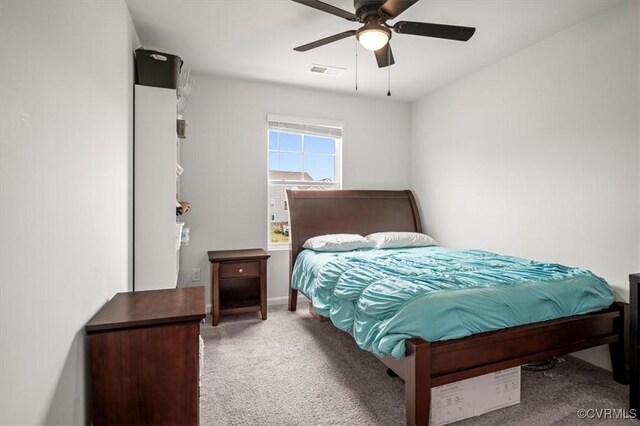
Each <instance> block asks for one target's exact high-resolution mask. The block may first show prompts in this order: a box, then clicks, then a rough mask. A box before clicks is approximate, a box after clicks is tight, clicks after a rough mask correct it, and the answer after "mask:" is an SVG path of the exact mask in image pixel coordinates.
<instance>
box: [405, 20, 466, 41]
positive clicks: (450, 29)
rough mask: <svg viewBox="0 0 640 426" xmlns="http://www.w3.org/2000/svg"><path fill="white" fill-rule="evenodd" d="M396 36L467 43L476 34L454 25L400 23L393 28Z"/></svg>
mask: <svg viewBox="0 0 640 426" xmlns="http://www.w3.org/2000/svg"><path fill="white" fill-rule="evenodd" d="M393 30H394V31H395V32H397V33H398V34H413V35H419V36H425V37H436V38H445V39H448V40H458V41H467V40H469V39H470V38H471V36H473V34H474V33H475V32H476V29H475V28H472V27H458V26H455V25H442V24H428V23H426V22H409V21H400V22H397V23H396V24H395V25H394V26H393Z"/></svg>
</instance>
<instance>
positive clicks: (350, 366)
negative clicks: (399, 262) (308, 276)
mask: <svg viewBox="0 0 640 426" xmlns="http://www.w3.org/2000/svg"><path fill="white" fill-rule="evenodd" d="M207 320H208V322H207V324H206V325H204V326H203V327H202V337H203V339H204V341H205V357H204V369H203V372H202V374H203V375H202V387H201V389H200V395H201V397H200V418H201V424H202V425H216V426H218V425H220V426H223V425H308V426H312V425H385V426H387V425H389V426H391V425H403V424H404V418H405V414H404V393H403V392H404V385H403V382H402V381H401V380H400V379H399V378H391V377H389V376H387V375H386V374H385V371H386V368H385V367H384V365H383V364H382V363H380V362H379V361H378V360H376V359H375V357H374V356H373V355H371V354H369V353H367V352H364V351H362V350H360V349H359V348H358V347H357V346H356V344H355V343H354V341H353V339H352V338H351V336H349V335H348V334H346V333H343V332H341V331H339V330H338V329H336V328H334V327H333V326H332V325H331V324H330V323H328V322H324V323H320V322H317V321H315V320H314V319H312V318H311V317H310V316H309V314H308V313H307V312H306V307H300V308H299V309H298V311H297V312H295V313H293V312H289V311H287V310H286V309H285V307H275V308H274V307H270V308H269V319H268V320H267V321H261V320H260V319H259V315H258V314H257V313H255V314H246V315H237V316H229V317H222V319H221V321H220V324H219V325H218V327H212V326H211V322H210V318H208V319H207ZM627 402H628V387H627V386H623V385H620V384H617V383H615V382H614V381H613V379H612V378H611V375H610V374H609V373H607V372H606V371H603V370H601V369H598V368H596V367H591V366H589V365H584V364H582V363H579V362H575V361H572V360H567V361H566V362H563V363H559V364H558V366H557V367H556V368H555V369H553V370H551V371H550V372H548V373H547V374H546V375H545V374H543V373H541V372H535V373H534V372H523V373H522V403H521V404H518V405H516V406H513V407H508V408H504V409H502V410H498V411H494V412H491V413H488V414H485V415H483V416H481V417H476V418H472V419H468V420H464V421H462V422H459V423H456V425H460V426H463V425H479V426H485V425H487V426H489V425H491V426H493V425H531V426H544V425H563V426H564V425H579V424H580V425H581V424H599V425H624V424H628V425H634V426H637V425H638V424H640V423H638V422H637V421H635V420H609V421H604V420H581V419H579V418H578V417H577V415H576V412H577V410H578V409H580V408H585V409H586V408H626V407H627Z"/></svg>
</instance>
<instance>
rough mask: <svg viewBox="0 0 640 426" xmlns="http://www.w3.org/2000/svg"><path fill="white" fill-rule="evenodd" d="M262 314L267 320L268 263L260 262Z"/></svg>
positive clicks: (263, 318)
mask: <svg viewBox="0 0 640 426" xmlns="http://www.w3.org/2000/svg"><path fill="white" fill-rule="evenodd" d="M260 313H261V314H262V320H263V321H264V320H266V319H267V261H266V260H261V261H260Z"/></svg>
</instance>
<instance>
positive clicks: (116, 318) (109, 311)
mask: <svg viewBox="0 0 640 426" xmlns="http://www.w3.org/2000/svg"><path fill="white" fill-rule="evenodd" d="M205 316H206V310H205V301H204V287H186V288H176V289H169V290H150V291H137V292H127V293H118V294H116V295H115V296H114V297H113V298H112V299H111V300H110V301H109V302H107V303H106V304H105V305H104V306H103V307H102V308H101V309H100V310H99V311H98V312H97V313H96V314H95V315H94V316H93V318H91V320H89V322H88V323H87V325H86V326H85V330H86V332H87V334H92V333H98V332H105V331H112V330H119V329H126V328H134V327H144V326H153V325H159V324H167V323H177V322H186V321H199V320H201V319H203V318H204V317H205Z"/></svg>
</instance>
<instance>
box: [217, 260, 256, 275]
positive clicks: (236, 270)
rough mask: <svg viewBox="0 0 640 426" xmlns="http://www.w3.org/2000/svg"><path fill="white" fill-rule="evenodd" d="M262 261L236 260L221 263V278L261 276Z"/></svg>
mask: <svg viewBox="0 0 640 426" xmlns="http://www.w3.org/2000/svg"><path fill="white" fill-rule="evenodd" d="M259 276H260V262H235V263H221V264H220V278H243V277H259Z"/></svg>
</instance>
